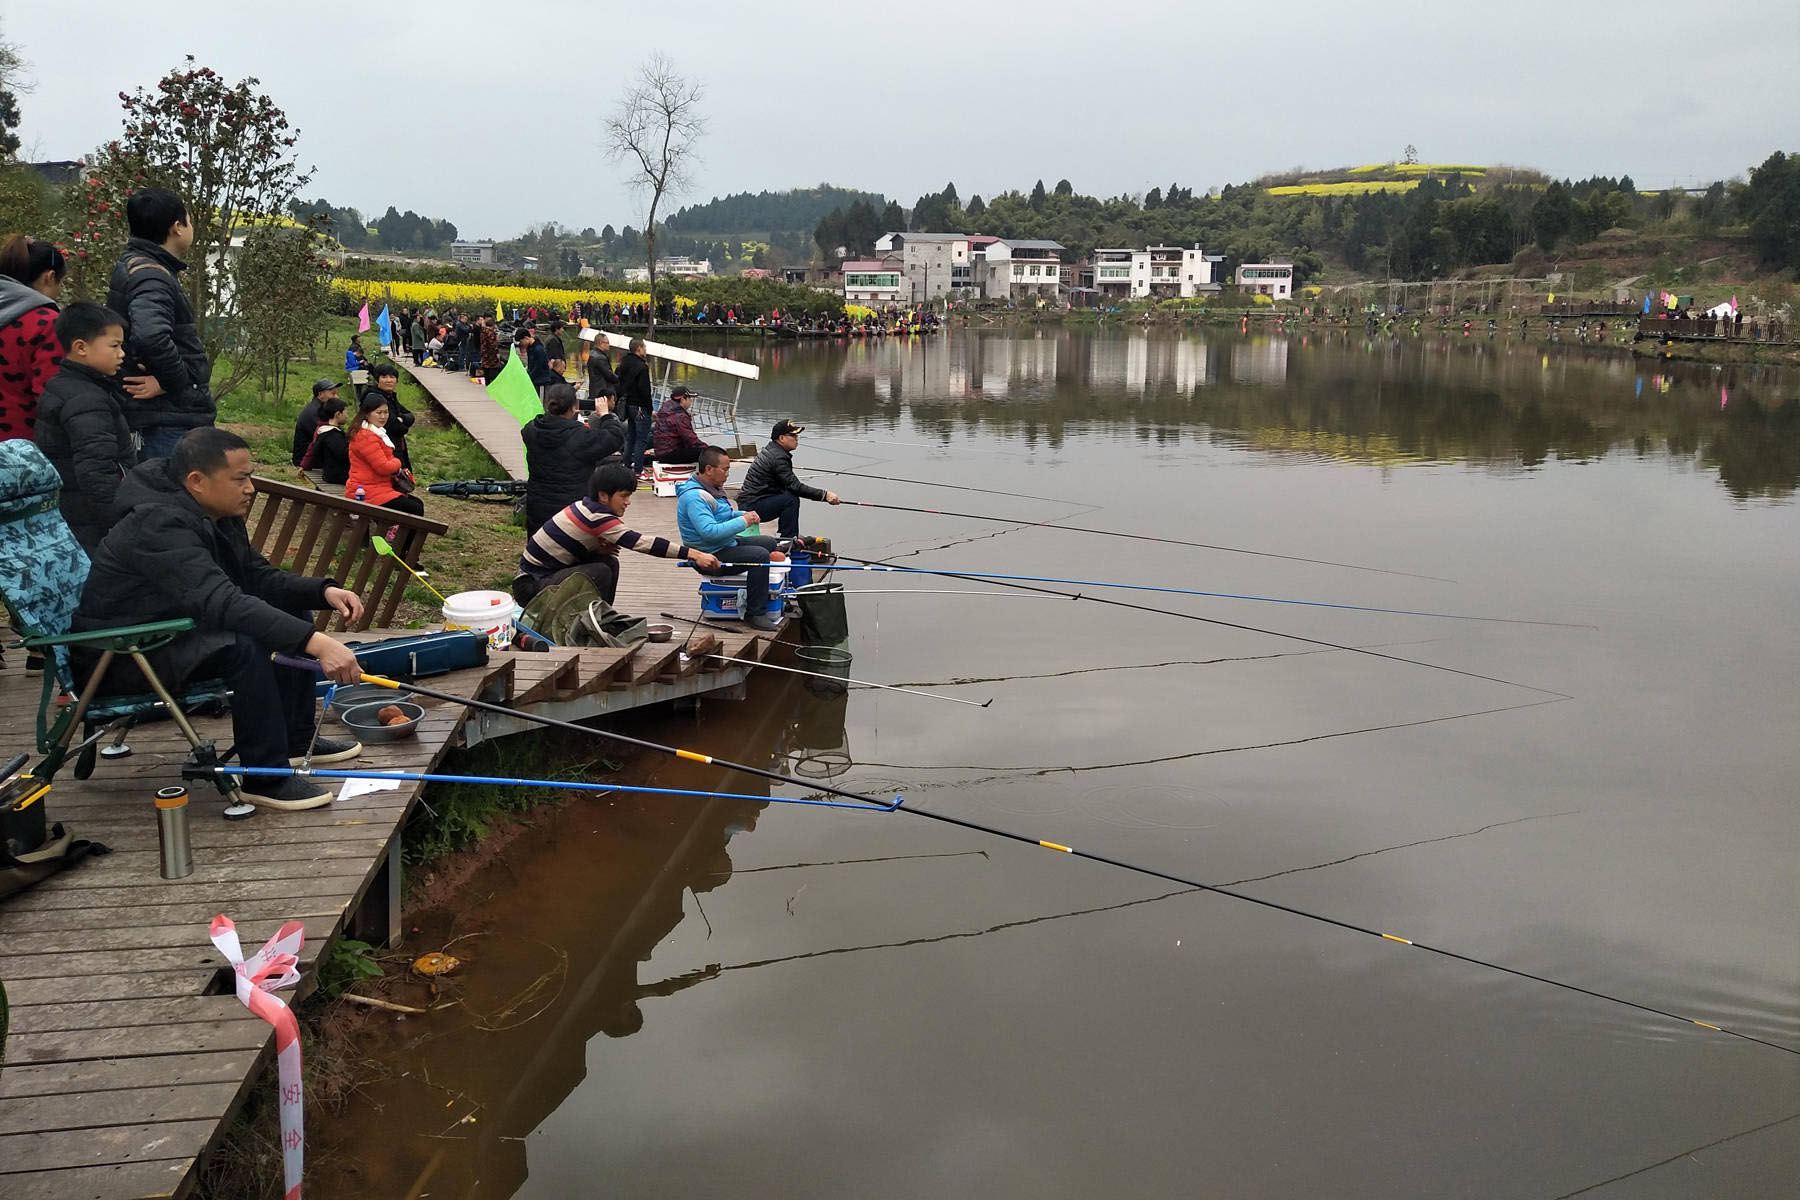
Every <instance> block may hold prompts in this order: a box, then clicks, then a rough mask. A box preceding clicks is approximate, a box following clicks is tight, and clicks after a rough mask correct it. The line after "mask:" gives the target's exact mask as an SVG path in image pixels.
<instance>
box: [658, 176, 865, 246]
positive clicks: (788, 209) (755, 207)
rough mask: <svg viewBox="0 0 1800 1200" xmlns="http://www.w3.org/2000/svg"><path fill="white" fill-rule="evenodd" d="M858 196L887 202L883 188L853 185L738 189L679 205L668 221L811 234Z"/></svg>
mask: <svg viewBox="0 0 1800 1200" xmlns="http://www.w3.org/2000/svg"><path fill="white" fill-rule="evenodd" d="M858 200H862V201H865V202H866V203H868V204H869V205H870V206H871V207H873V208H874V209H875V211H877V212H880V211H881V209H882V208H883V206H885V205H886V204H887V199H886V197H884V196H882V195H881V194H880V193H879V192H859V191H856V190H854V189H852V188H841V187H833V186H832V185H830V184H828V183H821V184H820V185H819V186H818V187H810V188H794V189H792V190H791V191H785V192H734V193H732V194H731V195H729V196H723V197H721V196H714V197H713V198H712V199H711V200H709V201H708V202H707V203H705V204H695V205H691V206H687V207H683V208H681V209H678V210H677V211H676V213H675V215H674V216H672V217H670V218H669V219H668V220H667V221H666V222H664V223H663V224H664V227H665V228H666V229H668V230H669V231H670V232H671V233H688V234H700V233H710V234H745V233H806V234H808V235H809V236H810V235H811V233H812V231H813V227H814V226H816V225H817V224H818V223H819V218H820V217H823V216H824V215H825V214H826V213H829V212H831V211H832V210H833V209H836V208H849V207H850V205H852V204H854V203H856V202H857V201H858Z"/></svg>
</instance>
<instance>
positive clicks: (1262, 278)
mask: <svg viewBox="0 0 1800 1200" xmlns="http://www.w3.org/2000/svg"><path fill="white" fill-rule="evenodd" d="M1237 283H1238V286H1239V287H1240V288H1242V289H1244V290H1245V291H1246V292H1254V293H1256V294H1257V295H1260V296H1271V297H1273V298H1274V299H1276V300H1286V299H1288V298H1289V297H1291V296H1292V295H1293V294H1294V264H1293V263H1245V264H1244V265H1243V266H1241V267H1239V268H1238V273H1237Z"/></svg>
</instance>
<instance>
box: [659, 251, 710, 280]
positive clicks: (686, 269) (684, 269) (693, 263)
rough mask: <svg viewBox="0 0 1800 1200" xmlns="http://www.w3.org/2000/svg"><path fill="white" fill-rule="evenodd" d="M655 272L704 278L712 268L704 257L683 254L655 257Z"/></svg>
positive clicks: (687, 277) (680, 276)
mask: <svg viewBox="0 0 1800 1200" xmlns="http://www.w3.org/2000/svg"><path fill="white" fill-rule="evenodd" d="M656 273H657V274H658V275H672V276H676V277H679V278H684V279H705V278H707V277H708V276H710V275H711V274H712V273H713V269H712V264H711V263H710V262H708V261H706V260H705V259H704V258H689V257H687V256H686V255H684V254H683V255H673V256H671V257H669V258H659V259H657V260H656Z"/></svg>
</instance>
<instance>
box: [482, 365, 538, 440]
mask: <svg viewBox="0 0 1800 1200" xmlns="http://www.w3.org/2000/svg"><path fill="white" fill-rule="evenodd" d="M487 390H488V397H489V399H491V400H493V402H494V403H495V404H498V405H499V406H500V407H501V408H504V409H505V410H506V411H507V412H509V413H511V414H512V416H513V419H514V420H516V421H517V422H518V423H519V425H520V427H521V428H522V427H524V426H525V425H526V424H528V423H529V422H530V421H531V418H533V417H536V416H539V415H541V414H542V413H543V411H544V402H543V401H541V400H539V399H538V394H537V388H535V387H533V386H532V384H531V376H530V375H527V374H526V373H525V364H524V362H523V361H521V360H520V358H519V356H518V355H517V354H514V353H513V352H512V350H511V348H510V347H509V348H508V349H507V352H506V366H505V367H503V368H501V371H500V377H499V378H498V379H493V380H490V381H489V382H488V385H487Z"/></svg>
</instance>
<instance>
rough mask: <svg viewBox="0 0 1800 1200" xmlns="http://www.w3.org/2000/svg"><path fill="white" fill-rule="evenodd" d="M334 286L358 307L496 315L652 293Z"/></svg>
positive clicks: (637, 299) (680, 302) (346, 282)
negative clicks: (389, 304)
mask: <svg viewBox="0 0 1800 1200" xmlns="http://www.w3.org/2000/svg"><path fill="white" fill-rule="evenodd" d="M331 286H332V287H333V288H334V289H336V290H337V291H338V292H341V293H342V294H344V295H346V296H348V297H350V298H351V299H352V300H353V301H355V302H356V303H358V304H360V303H362V302H363V301H364V300H367V301H369V302H370V303H371V304H374V305H380V304H382V303H384V302H385V301H387V300H389V299H390V298H391V299H392V301H393V302H394V303H395V304H405V305H414V304H424V305H427V306H428V307H431V308H436V309H445V308H461V309H468V310H471V311H484V312H491V311H493V308H494V305H495V303H496V302H498V303H499V304H502V305H504V306H506V307H507V308H531V307H533V306H534V305H535V306H536V307H538V308H548V309H554V310H555V311H557V312H566V311H567V310H568V307H569V305H571V304H573V303H574V302H575V301H577V300H579V301H581V302H582V303H583V304H613V305H619V304H642V303H644V302H645V301H647V300H648V299H649V298H650V294H649V293H648V292H615V291H606V290H601V289H598V288H597V289H595V290H593V291H580V290H575V289H565V288H533V287H508V286H503V285H497V284H478V283H415V282H412V281H410V280H397V281H393V282H389V281H386V280H379V279H338V280H334V281H333V282H332V285H331ZM675 307H676V308H677V309H679V310H680V311H682V312H689V311H691V310H692V309H693V308H694V301H692V300H690V299H688V298H687V297H686V296H677V297H676V298H675Z"/></svg>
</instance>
